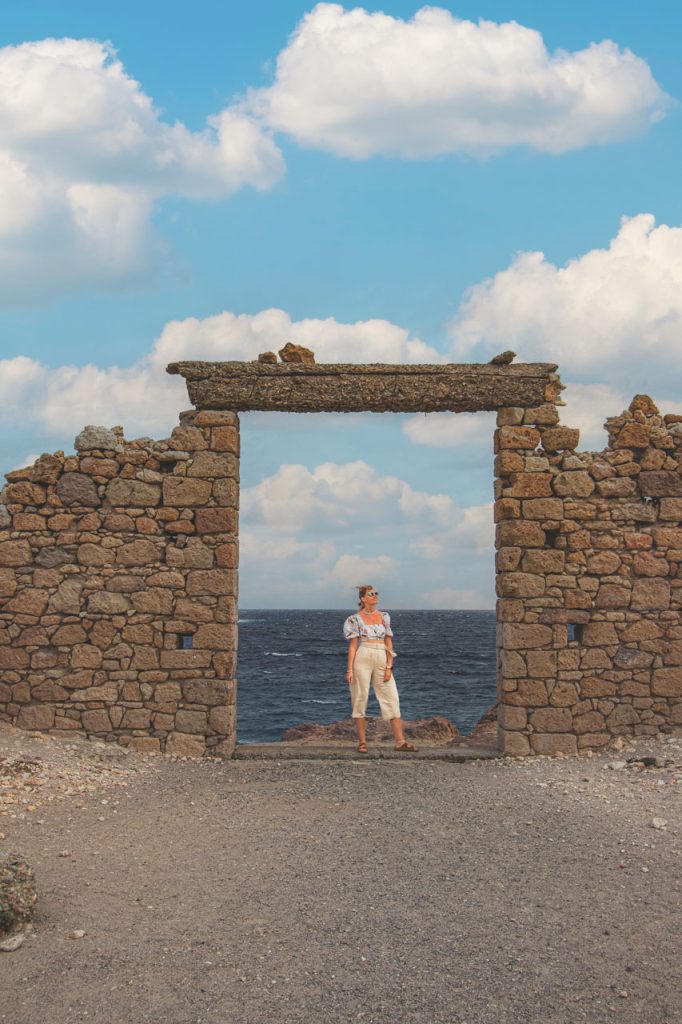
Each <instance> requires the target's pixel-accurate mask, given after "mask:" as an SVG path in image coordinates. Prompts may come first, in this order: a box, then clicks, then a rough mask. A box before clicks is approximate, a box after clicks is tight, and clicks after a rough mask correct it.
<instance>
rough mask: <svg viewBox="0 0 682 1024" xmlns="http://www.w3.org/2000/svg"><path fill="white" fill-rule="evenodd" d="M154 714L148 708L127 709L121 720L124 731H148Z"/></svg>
mask: <svg viewBox="0 0 682 1024" xmlns="http://www.w3.org/2000/svg"><path fill="white" fill-rule="evenodd" d="M151 718H152V713H151V711H149V710H148V708H126V710H125V713H124V715H123V718H122V719H121V728H122V729H148V728H149V724H150V722H151Z"/></svg>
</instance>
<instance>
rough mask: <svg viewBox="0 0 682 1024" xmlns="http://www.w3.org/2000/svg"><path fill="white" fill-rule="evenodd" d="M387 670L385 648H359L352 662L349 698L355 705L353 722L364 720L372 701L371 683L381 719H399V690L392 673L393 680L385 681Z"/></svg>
mask: <svg viewBox="0 0 682 1024" xmlns="http://www.w3.org/2000/svg"><path fill="white" fill-rule="evenodd" d="M385 670H386V648H385V647H384V645H383V644H382V645H381V646H379V645H378V644H377V645H376V646H374V645H373V644H362V643H361V644H359V645H358V649H357V651H356V652H355V659H354V661H353V682H352V683H351V684H350V696H351V701H352V703H353V718H364V717H365V713H366V711H367V701H368V700H369V684H370V682H371V683H372V686H373V688H374V693H375V694H376V698H377V700H378V701H379V707H380V708H381V717H382V718H400V701H399V699H398V687H397V686H396V685H395V679H394V678H393V673H391V678H390V679H388V680H384V672H385Z"/></svg>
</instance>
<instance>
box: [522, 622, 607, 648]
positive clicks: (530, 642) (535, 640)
mask: <svg viewBox="0 0 682 1024" xmlns="http://www.w3.org/2000/svg"><path fill="white" fill-rule="evenodd" d="M585 628H586V629H588V628H589V627H587V626H586V627H585ZM611 628H612V629H613V626H611ZM614 633H615V630H614ZM552 640H553V634H552V629H551V627H550V626H539V625H534V624H526V623H515V622H514V623H512V622H506V623H505V624H504V625H503V626H502V646H503V647H506V648H507V649H509V650H525V649H528V648H534V647H549V646H551V644H552Z"/></svg>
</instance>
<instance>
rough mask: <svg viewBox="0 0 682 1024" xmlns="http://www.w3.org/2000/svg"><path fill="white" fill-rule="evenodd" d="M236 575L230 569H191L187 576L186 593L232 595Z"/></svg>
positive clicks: (234, 591)
mask: <svg viewBox="0 0 682 1024" xmlns="http://www.w3.org/2000/svg"><path fill="white" fill-rule="evenodd" d="M236 590H237V574H236V572H235V571H234V570H231V569H193V570H192V571H191V572H190V573H188V574H187V593H188V594H192V595H203V596H209V597H210V596H219V595H222V594H228V595H234V594H236Z"/></svg>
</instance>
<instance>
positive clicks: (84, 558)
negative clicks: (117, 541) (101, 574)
mask: <svg viewBox="0 0 682 1024" xmlns="http://www.w3.org/2000/svg"><path fill="white" fill-rule="evenodd" d="M76 558H77V559H78V563H79V565H85V566H90V565H92V566H102V565H108V564H109V563H110V562H113V560H114V553H113V551H112V550H111V549H110V548H103V547H101V546H100V545H99V544H81V545H80V546H79V548H78V551H77V552H76Z"/></svg>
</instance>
